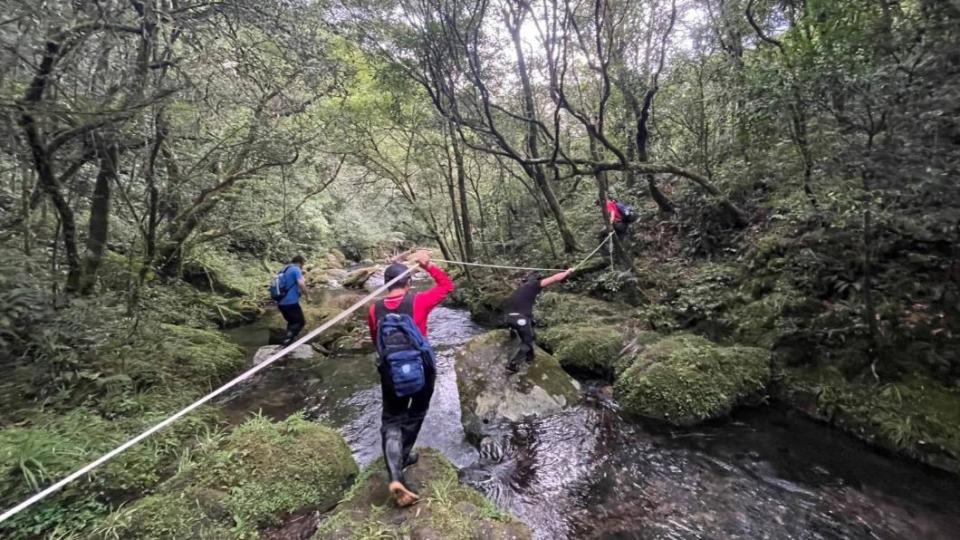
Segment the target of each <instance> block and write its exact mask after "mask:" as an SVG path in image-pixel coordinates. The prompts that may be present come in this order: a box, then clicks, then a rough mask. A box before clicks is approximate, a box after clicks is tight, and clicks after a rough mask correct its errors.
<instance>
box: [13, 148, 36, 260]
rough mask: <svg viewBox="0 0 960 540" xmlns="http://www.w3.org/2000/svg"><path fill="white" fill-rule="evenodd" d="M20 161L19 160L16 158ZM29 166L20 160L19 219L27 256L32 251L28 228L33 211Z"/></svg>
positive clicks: (31, 177)
mask: <svg viewBox="0 0 960 540" xmlns="http://www.w3.org/2000/svg"><path fill="white" fill-rule="evenodd" d="M17 161H21V160H19V159H18V160H17ZM31 172H32V171H31V169H30V167H28V166H27V164H26V163H23V162H21V167H20V177H21V183H20V198H21V201H20V202H21V205H22V206H21V208H20V219H22V220H23V221H22V222H21V223H20V225H21V227H22V230H21V232H22V233H23V253H24V255H27V256H28V257H29V256H30V254H31V251H32V242H31V240H32V239H31V238H30V235H31V232H32V231H31V230H30V214H31V213H32V211H33V202H32V200H31V199H32V192H33V182H32V180H33V175H32V174H31Z"/></svg>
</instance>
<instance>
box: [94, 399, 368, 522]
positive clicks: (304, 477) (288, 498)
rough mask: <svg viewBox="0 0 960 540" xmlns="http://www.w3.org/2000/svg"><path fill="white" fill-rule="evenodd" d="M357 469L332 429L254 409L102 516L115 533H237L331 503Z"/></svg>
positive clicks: (341, 440)
mask: <svg viewBox="0 0 960 540" xmlns="http://www.w3.org/2000/svg"><path fill="white" fill-rule="evenodd" d="M356 476H357V465H356V463H355V462H354V460H353V456H352V455H351V453H350V448H349V447H348V446H347V444H346V442H345V441H344V440H343V438H342V437H341V436H340V435H339V434H338V433H337V432H336V431H334V430H333V429H330V428H328V427H325V426H322V425H319V424H315V423H313V422H308V421H306V420H304V419H303V417H302V416H299V415H297V416H292V417H290V418H288V419H286V420H284V421H282V422H271V421H270V420H268V419H266V418H264V417H256V418H253V419H251V420H249V421H248V422H246V423H245V424H243V425H241V426H240V427H238V428H237V429H236V430H234V431H233V432H232V433H231V434H230V435H229V436H227V437H226V439H224V441H223V442H222V443H220V444H210V443H208V444H205V445H202V446H201V447H199V448H198V449H195V451H194V453H193V454H191V456H190V459H189V460H188V461H186V464H185V465H184V466H182V467H181V470H180V472H178V473H177V475H176V476H174V477H173V478H171V479H170V480H168V481H167V482H165V483H163V484H161V485H160V486H159V488H158V489H157V490H156V492H155V493H153V494H152V495H149V496H147V497H144V498H143V499H140V500H139V501H137V502H136V503H134V504H133V505H131V506H130V507H128V508H125V509H121V510H119V511H117V512H116V513H114V514H113V515H112V516H110V517H109V518H108V519H107V522H106V524H105V526H108V527H109V528H110V529H111V530H112V531H114V533H115V534H116V535H118V536H117V537H118V538H245V537H256V531H257V530H258V529H259V528H261V527H264V526H268V525H273V524H276V523H279V522H280V521H281V520H282V519H283V518H284V517H285V516H287V515H289V514H292V513H295V512H298V511H302V510H304V509H307V508H318V509H321V510H326V509H329V508H332V507H333V506H334V505H335V504H336V503H337V501H338V500H339V499H340V497H341V496H342V494H343V492H344V490H345V488H346V487H347V486H349V485H350V484H351V483H352V482H353V480H354V479H355V478H356Z"/></svg>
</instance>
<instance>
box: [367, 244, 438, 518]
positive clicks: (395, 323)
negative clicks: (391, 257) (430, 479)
mask: <svg viewBox="0 0 960 540" xmlns="http://www.w3.org/2000/svg"><path fill="white" fill-rule="evenodd" d="M413 257H414V259H415V260H416V261H417V263H418V264H419V265H420V267H421V268H423V269H424V270H425V271H426V272H427V273H428V274H430V276H431V277H432V278H433V280H434V281H435V282H436V285H435V286H434V287H433V288H431V289H430V290H428V291H426V292H422V293H412V292H410V276H406V277H405V278H404V279H401V280H399V281H398V282H396V283H394V284H393V285H392V286H391V287H390V289H389V290H388V292H387V296H386V297H385V298H383V299H382V300H380V301H378V302H377V303H376V304H374V305H372V306H370V313H369V316H368V318H367V323H368V325H369V326H370V337H371V338H372V339H373V342H374V344H375V345H376V347H377V352H378V356H379V358H378V365H377V368H378V369H377V371H378V372H379V374H380V388H381V391H382V394H383V411H382V414H381V426H380V437H381V440H382V445H383V458H384V461H385V462H386V465H387V472H388V473H389V475H390V484H389V485H388V489H389V490H390V493H391V494H392V495H393V497H394V499H395V500H396V502H397V504H398V505H400V506H408V505H410V504H413V503H414V502H416V501H417V500H418V499H419V496H418V495H417V494H416V492H415V490H414V489H413V488H412V487H411V486H410V485H409V484H408V483H407V482H406V481H405V480H404V477H403V469H404V468H405V467H407V466H408V465H412V464H413V463H415V462H416V461H417V455H416V454H415V453H414V452H413V445H414V443H416V442H417V436H418V435H419V434H420V427H421V426H422V425H423V419H424V417H426V415H427V410H428V409H429V408H430V398H431V397H432V396H433V386H434V382H435V380H436V362H435V358H434V354H433V349H432V348H431V347H430V343H429V342H428V341H427V339H426V336H427V317H428V315H429V314H430V312H431V311H432V310H433V308H435V307H437V306H438V305H439V304H440V302H442V301H443V299H444V298H445V297H446V296H447V295H448V294H450V293H451V292H452V291H453V289H454V284H453V281H451V280H450V277H449V276H447V274H446V273H445V272H444V271H443V270H441V269H440V268H439V267H438V266H435V265H434V264H433V263H431V262H430V254H429V252H427V251H418V252H417V253H415V254H414V256H413ZM406 271H407V267H406V266H404V265H402V264H399V263H397V264H391V265H390V266H388V267H387V269H386V270H385V271H384V276H383V277H384V280H385V281H386V282H390V281H391V280H393V279H395V278H396V277H397V276H400V275H403V274H404V273H405V272H406Z"/></svg>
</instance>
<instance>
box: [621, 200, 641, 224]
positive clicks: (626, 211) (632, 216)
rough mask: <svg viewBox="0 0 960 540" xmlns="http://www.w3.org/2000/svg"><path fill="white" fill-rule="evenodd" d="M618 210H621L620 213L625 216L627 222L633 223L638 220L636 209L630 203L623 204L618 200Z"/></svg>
mask: <svg viewBox="0 0 960 540" xmlns="http://www.w3.org/2000/svg"><path fill="white" fill-rule="evenodd" d="M616 205H617V210H618V211H619V212H620V215H621V216H622V218H623V221H624V222H625V223H633V222H634V221H636V220H637V218H638V217H640V216H638V215H637V211H636V209H634V208H633V207H632V206H630V205H629V204H623V203H622V202H620V201H616Z"/></svg>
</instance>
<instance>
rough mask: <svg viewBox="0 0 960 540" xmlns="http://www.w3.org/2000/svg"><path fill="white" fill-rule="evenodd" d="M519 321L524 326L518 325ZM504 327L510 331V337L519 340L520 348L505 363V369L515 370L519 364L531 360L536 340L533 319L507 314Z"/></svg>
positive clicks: (518, 314)
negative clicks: (522, 322)
mask: <svg viewBox="0 0 960 540" xmlns="http://www.w3.org/2000/svg"><path fill="white" fill-rule="evenodd" d="M520 321H524V324H520ZM506 325H507V328H509V329H510V335H511V336H512V337H514V338H519V339H520V347H519V348H517V351H516V352H515V353H514V355H513V357H512V358H510V361H509V362H508V363H507V367H510V368H514V369H516V368H518V367H519V366H520V362H522V361H526V362H531V361H532V360H533V355H534V344H535V342H536V339H537V336H536V334H535V333H534V331H533V317H530V316H528V315H522V314H520V313H508V314H507V317H506Z"/></svg>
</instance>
